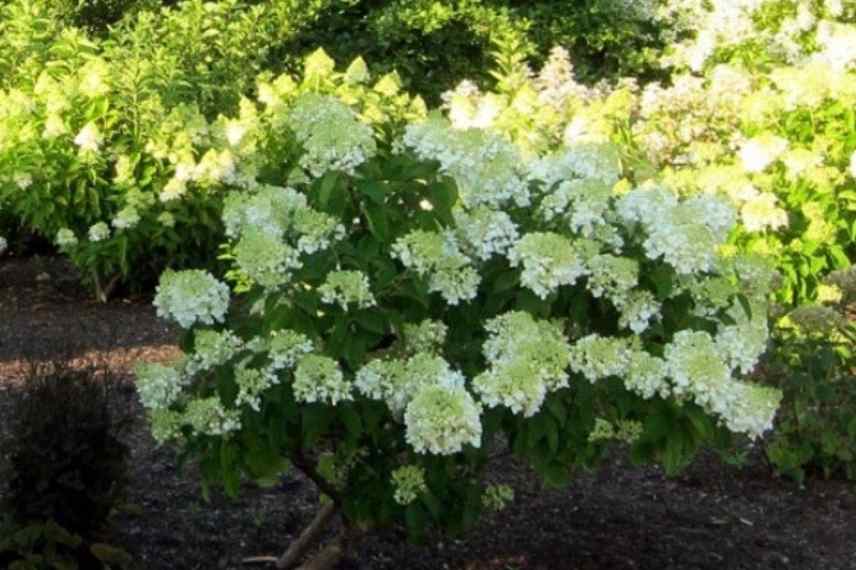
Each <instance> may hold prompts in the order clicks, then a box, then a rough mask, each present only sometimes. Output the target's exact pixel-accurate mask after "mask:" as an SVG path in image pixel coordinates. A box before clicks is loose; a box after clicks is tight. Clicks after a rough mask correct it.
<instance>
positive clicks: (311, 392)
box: [292, 354, 353, 406]
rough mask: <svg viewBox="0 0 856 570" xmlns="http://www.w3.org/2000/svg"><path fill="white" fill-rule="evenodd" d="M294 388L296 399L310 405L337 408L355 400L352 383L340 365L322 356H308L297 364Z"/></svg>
mask: <svg viewBox="0 0 856 570" xmlns="http://www.w3.org/2000/svg"><path fill="white" fill-rule="evenodd" d="M292 388H293V390H294V398H295V399H296V400H297V401H298V402H306V403H308V404H311V403H313V402H322V403H327V404H329V405H331V406H335V405H336V404H338V403H339V402H341V401H344V400H352V399H353V396H352V395H351V383H350V382H349V381H347V380H346V379H345V376H344V374H342V370H341V369H340V368H339V364H338V363H337V362H336V361H335V360H333V359H332V358H330V357H328V356H323V355H320V354H307V355H306V356H304V357H302V358H301V359H300V360H299V361H298V362H297V368H296V369H295V371H294V384H293V385H292Z"/></svg>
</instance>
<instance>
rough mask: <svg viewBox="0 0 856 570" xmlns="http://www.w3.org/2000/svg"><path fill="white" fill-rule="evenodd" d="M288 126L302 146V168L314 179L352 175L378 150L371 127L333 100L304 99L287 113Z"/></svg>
mask: <svg viewBox="0 0 856 570" xmlns="http://www.w3.org/2000/svg"><path fill="white" fill-rule="evenodd" d="M288 124H289V126H290V127H291V128H292V129H293V130H294V133H295V135H296V136H297V140H298V141H299V142H300V143H301V144H302V145H303V150H304V154H303V155H302V156H301V157H300V165H301V166H303V168H305V169H306V170H308V171H309V173H310V174H311V175H312V176H314V177H320V176H323V175H324V173H326V172H329V171H340V172H345V173H348V174H353V173H354V169H355V168H356V167H358V166H359V165H361V164H363V163H364V162H365V161H366V160H368V159H369V158H371V157H372V156H374V154H375V152H376V151H377V148H376V145H375V139H374V133H373V132H372V128H371V127H370V126H368V125H366V124H364V123H362V122H361V121H360V120H359V118H358V117H357V115H356V113H354V112H353V111H352V110H351V109H350V108H349V107H348V106H347V105H345V104H344V103H342V102H341V101H340V100H339V99H336V98H334V97H329V96H324V95H318V94H315V93H312V94H307V95H303V96H301V97H300V98H299V99H298V100H297V101H296V102H295V104H294V108H293V109H292V110H291V112H290V113H289V114H288Z"/></svg>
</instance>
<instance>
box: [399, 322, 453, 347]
mask: <svg viewBox="0 0 856 570" xmlns="http://www.w3.org/2000/svg"><path fill="white" fill-rule="evenodd" d="M448 332H449V328H448V327H447V326H446V325H445V324H444V323H443V322H442V321H434V320H431V319H425V320H424V321H422V322H420V323H417V324H413V323H406V324H405V325H404V339H405V342H406V343H407V349H408V351H409V352H411V353H414V354H416V353H419V352H425V353H429V354H431V353H437V352H439V351H440V349H441V348H442V347H443V345H444V344H445V343H446V334H447V333H448Z"/></svg>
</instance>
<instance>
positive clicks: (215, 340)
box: [185, 329, 244, 376]
mask: <svg viewBox="0 0 856 570" xmlns="http://www.w3.org/2000/svg"><path fill="white" fill-rule="evenodd" d="M243 348H244V341H243V340H241V339H240V338H239V337H238V336H237V335H236V334H235V333H233V332H232V331H230V330H224V331H215V330H212V329H202V330H199V331H196V334H195V336H194V338H193V354H192V355H191V356H190V358H189V359H188V361H187V364H186V365H185V371H186V373H187V374H188V375H190V376H193V375H195V374H198V373H200V372H207V371H209V370H213V369H214V368H216V367H218V366H222V365H223V364H226V363H227V362H229V361H230V360H231V359H232V358H234V357H235V355H237V354H238V352H240V351H241V350H242V349H243Z"/></svg>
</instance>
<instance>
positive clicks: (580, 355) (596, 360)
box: [571, 334, 631, 382]
mask: <svg viewBox="0 0 856 570" xmlns="http://www.w3.org/2000/svg"><path fill="white" fill-rule="evenodd" d="M630 355H631V352H630V349H629V348H628V346H627V341H626V340H625V339H623V338H616V337H604V336H600V335H598V334H590V335H588V336H586V337H583V338H581V339H580V340H578V341H577V342H575V343H574V345H573V346H572V347H571V369H572V370H573V371H574V372H577V373H578V374H582V375H583V376H584V377H585V378H586V379H587V380H588V381H589V382H596V381H598V380H603V379H604V378H608V377H609V376H623V375H624V374H626V372H627V370H628V366H629V364H630Z"/></svg>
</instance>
